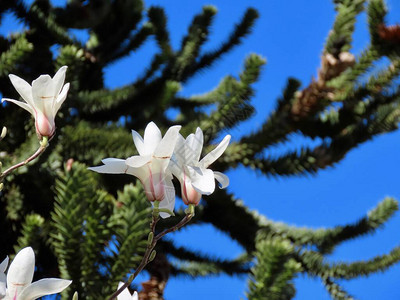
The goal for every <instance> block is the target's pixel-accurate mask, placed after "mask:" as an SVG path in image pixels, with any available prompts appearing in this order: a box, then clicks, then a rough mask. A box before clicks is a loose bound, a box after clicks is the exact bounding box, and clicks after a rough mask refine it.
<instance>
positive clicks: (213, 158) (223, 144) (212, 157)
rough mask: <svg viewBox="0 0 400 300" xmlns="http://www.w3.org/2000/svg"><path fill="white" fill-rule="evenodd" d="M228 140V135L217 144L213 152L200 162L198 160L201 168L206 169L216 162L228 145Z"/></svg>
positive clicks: (229, 137)
mask: <svg viewBox="0 0 400 300" xmlns="http://www.w3.org/2000/svg"><path fill="white" fill-rule="evenodd" d="M230 140H231V136H230V135H229V134H228V135H227V136H225V137H224V139H223V140H222V141H221V143H219V145H218V146H217V147H216V148H215V149H214V150H212V151H211V152H210V153H208V154H207V155H206V156H204V158H203V159H202V160H200V165H201V166H202V167H203V168H207V167H208V166H209V165H211V164H212V163H213V162H214V161H216V160H217V159H218V158H219V157H220V156H221V155H222V153H224V151H225V150H226V148H227V147H228V145H229V141H230Z"/></svg>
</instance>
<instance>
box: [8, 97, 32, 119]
mask: <svg viewBox="0 0 400 300" xmlns="http://www.w3.org/2000/svg"><path fill="white" fill-rule="evenodd" d="M3 101H7V102H12V103H14V104H17V105H18V106H19V107H22V108H23V109H25V110H27V111H29V112H30V113H31V114H32V115H33V116H35V111H34V110H33V108H32V107H31V106H30V105H29V104H27V103H25V102H22V101H17V100H14V99H9V98H3V99H1V102H3Z"/></svg>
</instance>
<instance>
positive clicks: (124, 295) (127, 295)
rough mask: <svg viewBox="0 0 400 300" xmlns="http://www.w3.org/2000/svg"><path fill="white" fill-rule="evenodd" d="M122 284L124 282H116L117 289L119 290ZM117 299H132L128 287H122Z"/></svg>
mask: <svg viewBox="0 0 400 300" xmlns="http://www.w3.org/2000/svg"><path fill="white" fill-rule="evenodd" d="M123 285H124V283H123V282H120V283H119V284H118V290H119V289H120V288H121V286H123ZM117 299H118V300H131V299H132V296H131V293H130V292H129V290H128V288H125V289H123V290H122V292H121V293H120V294H119V295H118V296H117Z"/></svg>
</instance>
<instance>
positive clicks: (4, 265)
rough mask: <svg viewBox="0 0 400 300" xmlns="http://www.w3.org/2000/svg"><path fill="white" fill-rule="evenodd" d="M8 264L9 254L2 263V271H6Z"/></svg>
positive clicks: (0, 265)
mask: <svg viewBox="0 0 400 300" xmlns="http://www.w3.org/2000/svg"><path fill="white" fill-rule="evenodd" d="M7 266H8V256H7V257H6V258H5V259H4V260H3V261H2V262H1V264H0V273H4V272H5V271H6V269H7Z"/></svg>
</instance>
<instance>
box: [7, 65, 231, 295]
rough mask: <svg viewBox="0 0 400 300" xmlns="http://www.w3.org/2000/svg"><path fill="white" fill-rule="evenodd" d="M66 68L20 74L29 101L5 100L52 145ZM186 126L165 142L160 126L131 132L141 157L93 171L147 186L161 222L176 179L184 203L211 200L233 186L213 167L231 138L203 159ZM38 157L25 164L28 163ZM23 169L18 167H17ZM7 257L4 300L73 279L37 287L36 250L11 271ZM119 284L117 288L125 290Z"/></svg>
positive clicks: (196, 137) (53, 289)
mask: <svg viewBox="0 0 400 300" xmlns="http://www.w3.org/2000/svg"><path fill="white" fill-rule="evenodd" d="M66 70H67V67H66V66H63V67H61V68H60V69H59V70H58V72H57V73H56V74H55V75H54V77H53V78H51V77H50V76H49V75H41V76H40V77H39V78H37V79H36V80H34V81H33V82H32V85H30V84H29V83H27V82H26V81H25V80H23V79H21V78H19V77H18V76H16V75H10V76H9V77H10V80H11V82H12V84H13V85H14V87H15V89H16V90H17V91H18V93H19V94H20V95H21V97H22V99H23V100H24V101H18V100H14V99H8V98H3V99H2V102H3V101H8V102H12V103H15V104H17V105H18V106H20V107H22V108H23V109H25V110H27V111H29V112H30V113H31V114H32V115H33V116H34V118H35V128H36V133H37V135H38V137H39V139H41V140H42V139H43V141H44V140H46V141H47V140H48V139H51V138H52V137H53V135H54V134H55V129H56V126H55V121H54V119H55V116H56V114H57V112H58V110H59V109H60V107H61V104H62V103H63V102H64V101H65V99H66V97H67V93H68V90H69V83H67V84H65V85H64V81H65V72H66ZM180 129H181V126H179V125H177V126H172V127H170V128H169V129H168V130H167V132H166V133H165V135H164V137H162V134H161V131H160V129H159V128H158V127H157V125H156V124H154V123H153V122H150V123H149V124H148V125H147V127H146V129H145V131H144V138H142V137H141V136H140V135H139V134H138V133H137V132H136V131H134V130H132V136H133V142H134V144H135V146H136V149H137V151H138V153H139V155H136V156H131V157H129V158H127V159H117V158H107V159H104V160H102V162H103V163H104V165H103V166H99V167H92V168H89V169H91V170H93V171H96V172H99V173H111V174H117V173H126V174H130V175H133V176H136V177H137V178H138V179H139V180H140V181H141V182H142V184H143V186H144V190H145V193H146V196H147V198H148V200H149V201H150V202H151V203H152V204H156V205H154V206H157V209H158V212H159V214H160V216H161V217H162V218H167V217H169V216H171V214H173V210H174V206H175V189H174V185H173V183H172V179H173V176H175V177H176V178H177V179H178V180H179V182H180V185H181V194H182V199H183V201H184V203H185V204H187V205H190V206H191V208H193V207H194V205H198V204H199V202H200V198H201V195H210V194H211V193H213V192H214V190H215V180H217V181H218V182H219V183H220V187H221V188H225V187H227V186H228V185H229V179H228V177H227V176H226V175H224V174H222V173H220V172H214V171H212V170H210V169H208V167H209V166H210V165H211V164H212V163H213V162H214V161H215V160H217V159H218V158H219V157H220V156H221V155H222V153H223V152H224V151H225V149H226V148H227V146H228V144H229V141H230V138H231V137H230V135H227V136H225V137H224V139H223V140H222V141H221V143H220V144H219V145H218V146H217V147H216V148H215V149H214V150H213V151H211V152H210V153H208V154H207V155H206V156H205V157H204V158H202V159H201V160H200V156H201V153H202V149H203V132H202V130H201V129H200V128H197V130H196V133H195V134H190V135H189V136H188V137H187V138H186V139H185V138H184V137H183V136H182V135H181V134H180V133H179V131H180ZM36 157H37V155H36V154H35V155H33V156H32V157H31V158H30V159H28V160H27V161H25V162H24V164H26V163H27V162H28V161H30V160H31V159H34V158H36ZM20 165H23V164H19V165H16V167H18V166H20ZM7 266H8V257H7V258H6V259H5V260H4V261H3V262H2V263H1V264H0V300H11V299H12V300H34V299H37V298H39V297H42V296H44V295H49V294H54V293H59V292H61V291H62V290H64V289H65V288H67V287H68V286H69V285H70V284H71V281H70V280H64V279H58V278H46V279H42V280H39V281H36V282H33V283H32V279H33V273H34V269H35V255H34V252H33V250H32V248H31V247H27V248H24V249H22V250H21V251H20V252H18V254H17V255H16V256H15V258H14V260H13V262H12V263H11V264H10V266H9V267H8V271H7V275H6V273H5V272H6V270H7ZM122 284H123V283H120V285H119V287H118V288H121V286H122ZM137 299H138V295H137V293H136V292H134V294H133V295H131V294H130V292H129V291H128V289H124V290H123V291H122V292H121V293H120V294H119V295H118V300H137Z"/></svg>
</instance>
